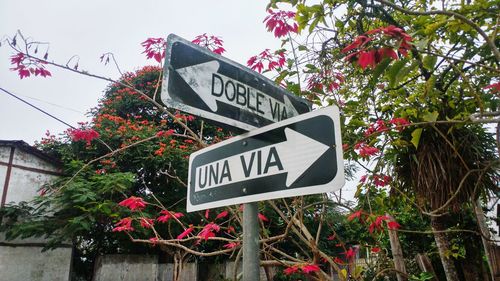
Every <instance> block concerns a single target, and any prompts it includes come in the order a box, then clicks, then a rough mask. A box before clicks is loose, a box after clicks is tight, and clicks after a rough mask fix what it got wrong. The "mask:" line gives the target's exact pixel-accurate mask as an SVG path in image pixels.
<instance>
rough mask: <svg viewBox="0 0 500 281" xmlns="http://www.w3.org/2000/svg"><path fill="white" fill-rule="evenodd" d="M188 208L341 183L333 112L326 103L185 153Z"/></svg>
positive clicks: (336, 119) (312, 191)
mask: <svg viewBox="0 0 500 281" xmlns="http://www.w3.org/2000/svg"><path fill="white" fill-rule="evenodd" d="M188 180H189V184H188V203H187V210H188V211H189V212H191V211H196V210H202V209H207V208H214V207H221V206H227V205H233V204H240V203H247V202H254V201H260V200H268V199H274V198H282V197H291V196H300V195H307V194H315V193H324V192H330V191H335V190H338V189H340V188H341V187H342V186H343V184H344V181H345V180H344V171H343V159H342V145H341V137H340V125H339V112H338V109H337V108H336V107H328V108H324V109H320V110H316V111H314V112H310V113H306V114H303V115H300V116H297V117H294V118H290V119H287V120H285V121H282V122H279V123H275V124H272V125H269V126H266V127H263V128H260V129H257V130H254V131H252V132H249V133H246V134H243V135H240V136H237V137H234V138H231V139H229V140H226V141H224V142H221V143H218V144H216V145H213V146H210V147H208V148H205V149H202V150H200V151H197V152H195V153H193V154H191V157H190V160H189V176H188Z"/></svg>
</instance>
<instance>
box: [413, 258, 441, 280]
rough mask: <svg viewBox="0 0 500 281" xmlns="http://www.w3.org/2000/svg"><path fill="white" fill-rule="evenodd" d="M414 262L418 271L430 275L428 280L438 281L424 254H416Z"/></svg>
mask: <svg viewBox="0 0 500 281" xmlns="http://www.w3.org/2000/svg"><path fill="white" fill-rule="evenodd" d="M415 260H416V261H417V264H418V267H419V268H420V270H422V271H423V272H429V273H430V274H432V276H434V277H432V279H429V280H431V281H438V279H437V277H436V276H437V275H436V272H435V271H434V267H433V266H432V263H431V260H430V259H429V257H428V256H427V255H426V254H417V256H416V257H415Z"/></svg>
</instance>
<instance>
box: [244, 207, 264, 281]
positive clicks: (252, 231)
mask: <svg viewBox="0 0 500 281" xmlns="http://www.w3.org/2000/svg"><path fill="white" fill-rule="evenodd" d="M259 251H260V248H259V221H258V203H257V202H252V203H245V204H244V205H243V281H259V280H260V279H259V277H260V258H259Z"/></svg>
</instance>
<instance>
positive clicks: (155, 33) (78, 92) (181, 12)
mask: <svg viewBox="0 0 500 281" xmlns="http://www.w3.org/2000/svg"><path fill="white" fill-rule="evenodd" d="M267 3H268V2H267V1H255V0H237V1H235V0H212V1H210V0H199V1H198V0H197V1H195V0H184V1H170V0H162V1H153V0H142V1H132V0H121V1H97V0H85V1H70V0H49V1H35V0H29V1H27V0H25V1H5V0H4V1H0V36H2V37H3V36H13V35H14V34H15V33H16V31H17V30H21V31H22V33H23V34H24V35H25V36H29V37H31V38H33V39H34V40H36V41H43V42H49V43H50V51H49V60H53V61H54V62H59V63H63V64H64V63H66V61H67V60H68V59H70V58H71V57H72V56H74V55H78V56H79V59H80V62H79V67H80V69H82V70H87V71H89V72H92V73H96V74H100V75H104V76H109V77H111V78H115V79H116V78H118V77H119V73H118V71H117V70H116V69H115V68H113V67H112V66H110V65H108V66H104V65H103V64H102V63H100V60H99V57H100V56H101V55H102V54H103V53H106V52H112V53H113V54H115V56H116V58H117V60H118V63H119V65H120V68H121V69H122V70H123V71H133V70H136V69H138V68H140V67H142V66H144V65H147V64H154V62H153V61H152V60H149V61H148V60H146V59H145V56H144V54H142V51H143V49H142V46H141V45H140V43H141V42H142V41H144V40H145V39H147V38H148V37H166V36H167V35H168V34H170V33H175V34H177V35H179V36H181V37H184V38H186V39H188V40H192V39H194V37H195V36H196V35H199V34H202V33H207V34H210V35H217V36H220V37H222V39H223V40H224V47H225V48H226V50H227V52H226V53H224V56H226V57H228V58H230V59H232V60H235V61H237V62H240V63H242V64H246V61H247V60H248V58H249V57H251V56H253V55H255V54H257V53H259V52H261V51H262V50H264V49H265V48H270V49H276V48H279V46H280V41H279V40H278V39H275V38H274V37H273V36H272V34H270V33H268V32H266V30H265V26H264V24H263V23H262V21H263V19H264V18H265V17H266V15H267V13H266V4H267ZM283 8H289V7H286V6H283ZM11 54H12V51H11V50H10V49H9V47H8V46H4V45H3V46H2V47H0V87H2V88H5V89H7V90H9V91H11V92H13V93H15V94H16V95H19V96H20V97H21V98H24V99H26V100H27V101H29V102H31V103H33V104H35V105H37V106H39V107H41V108H43V109H45V110H46V111H48V112H50V113H51V114H53V115H55V116H57V117H59V118H60V119H62V120H64V121H65V122H67V123H69V124H71V125H75V126H76V124H77V122H79V121H85V120H87V118H86V117H85V113H86V112H87V111H88V110H89V109H90V108H91V107H94V106H96V105H97V101H98V99H99V98H100V97H101V96H102V94H103V90H104V89H105V88H106V85H107V83H106V82H103V81H99V80H96V79H94V78H88V77H84V76H81V75H78V74H73V73H69V72H68V71H64V70H57V69H54V68H53V67H49V68H48V69H49V70H50V71H51V72H52V75H53V77H51V78H40V77H33V78H32V77H30V78H25V79H23V80H20V79H19V76H18V75H17V73H16V72H13V71H10V70H9V67H10V61H9V57H10V55H11ZM0 120H2V123H1V124H2V125H1V130H0V139H3V140H10V139H16V140H24V141H26V142H28V143H31V144H32V143H33V142H34V141H35V140H40V138H41V137H42V136H43V135H44V134H45V132H46V130H49V131H50V132H51V133H54V134H56V135H57V134H58V133H61V132H63V131H64V130H65V129H66V128H67V126H65V125H63V124H61V123H59V122H58V121H56V120H54V119H52V118H50V117H48V116H45V115H43V114H42V113H39V112H37V111H36V110H34V109H32V108H30V107H29V106H27V105H25V104H23V103H21V102H20V101H18V100H16V99H14V98H12V97H10V96H8V95H6V94H4V93H3V92H0Z"/></svg>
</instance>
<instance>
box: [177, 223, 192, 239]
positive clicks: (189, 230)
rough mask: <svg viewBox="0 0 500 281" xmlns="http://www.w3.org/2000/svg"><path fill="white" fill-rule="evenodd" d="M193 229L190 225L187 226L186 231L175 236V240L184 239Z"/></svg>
mask: <svg viewBox="0 0 500 281" xmlns="http://www.w3.org/2000/svg"><path fill="white" fill-rule="evenodd" d="M193 230H194V228H193V226H192V225H190V226H189V228H187V229H186V230H184V231H183V232H182V233H181V234H179V235H178V236H177V239H179V240H180V239H183V238H184V237H186V236H188V235H189V234H190V233H191V232H193Z"/></svg>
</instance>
